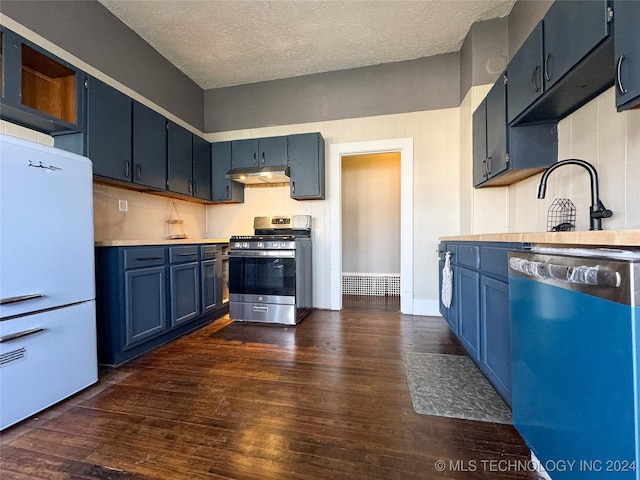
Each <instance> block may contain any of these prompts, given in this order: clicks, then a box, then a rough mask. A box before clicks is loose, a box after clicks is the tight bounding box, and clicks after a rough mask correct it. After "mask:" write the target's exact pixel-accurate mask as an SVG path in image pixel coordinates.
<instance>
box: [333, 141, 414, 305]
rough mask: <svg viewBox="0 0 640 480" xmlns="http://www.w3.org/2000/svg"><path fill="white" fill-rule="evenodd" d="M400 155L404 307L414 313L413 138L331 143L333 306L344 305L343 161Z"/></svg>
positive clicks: (401, 303) (401, 262)
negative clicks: (368, 156)
mask: <svg viewBox="0 0 640 480" xmlns="http://www.w3.org/2000/svg"><path fill="white" fill-rule="evenodd" d="M389 152H397V153H398V154H399V155H400V212H401V214H400V311H401V312H402V313H405V314H412V313H413V138H400V139H391V140H379V141H372V142H357V143H342V144H332V145H331V146H330V159H329V160H330V179H331V181H330V182H329V197H330V199H331V202H330V205H331V212H330V213H331V215H330V230H331V246H332V247H331V249H330V250H331V269H330V271H331V274H330V275H331V281H330V283H331V309H332V310H340V309H341V308H342V265H343V263H342V260H343V251H342V250H343V247H342V239H343V232H342V183H343V182H342V162H343V158H345V157H349V156H353V155H368V154H377V153H389Z"/></svg>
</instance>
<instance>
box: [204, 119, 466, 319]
mask: <svg viewBox="0 0 640 480" xmlns="http://www.w3.org/2000/svg"><path fill="white" fill-rule="evenodd" d="M316 131H319V132H321V133H322V135H323V137H324V139H325V155H326V156H325V161H326V162H327V165H326V174H327V182H329V183H330V182H332V181H333V179H332V178H331V176H330V175H329V172H330V168H329V167H330V166H329V164H328V163H329V150H330V149H329V145H331V144H334V143H352V142H366V141H376V140H385V139H396V138H413V140H414V152H413V153H414V178H413V188H414V196H413V202H414V215H413V219H412V221H413V222H414V238H413V255H414V258H415V265H414V278H413V282H414V294H413V305H414V309H413V311H414V313H415V314H434V315H435V314H437V298H438V275H437V255H436V249H437V245H438V237H440V236H441V235H457V234H458V233H459V223H460V222H459V212H460V202H459V195H458V193H459V192H458V185H459V176H460V148H459V136H460V135H459V131H460V115H459V109H458V108H452V109H445V110H433V111H429V112H415V113H407V114H398V115H383V116H376V117H367V118H355V119H347V120H337V121H330V122H319V123H310V124H299V125H288V126H279V127H267V128H260V129H251V130H242V131H235V132H224V133H218V134H209V135H207V140H209V141H223V140H234V139H241V138H257V137H267V136H272V135H286V134H291V133H304V132H316ZM327 191H330V189H329V188H327ZM331 201H332V199H331V197H330V196H328V197H327V199H326V200H324V201H321V200H308V201H295V200H291V199H290V198H289V190H288V187H287V186H278V187H267V188H248V187H245V203H244V204H241V205H212V206H209V207H207V217H208V228H209V230H208V236H210V237H228V236H230V235H233V234H243V233H251V232H252V223H251V222H252V219H253V217H254V216H255V215H271V214H309V215H311V216H312V217H313V219H314V224H313V228H314V233H313V246H314V247H313V248H314V253H313V269H314V274H313V279H314V280H313V281H314V306H316V307H318V308H330V305H331V302H330V249H331V247H332V246H331V241H330V238H331V218H330V211H331V208H330V207H331Z"/></svg>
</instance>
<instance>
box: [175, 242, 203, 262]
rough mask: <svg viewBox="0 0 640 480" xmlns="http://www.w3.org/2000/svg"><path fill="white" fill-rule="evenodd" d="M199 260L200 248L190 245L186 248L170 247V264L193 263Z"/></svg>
mask: <svg viewBox="0 0 640 480" xmlns="http://www.w3.org/2000/svg"><path fill="white" fill-rule="evenodd" d="M196 260H198V246H197V245H188V246H185V247H170V248H169V262H170V263H182V262H193V261H196Z"/></svg>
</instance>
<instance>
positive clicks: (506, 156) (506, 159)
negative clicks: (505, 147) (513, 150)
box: [505, 153, 509, 163]
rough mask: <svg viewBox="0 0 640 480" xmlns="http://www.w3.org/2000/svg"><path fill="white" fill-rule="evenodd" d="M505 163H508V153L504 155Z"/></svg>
mask: <svg viewBox="0 0 640 480" xmlns="http://www.w3.org/2000/svg"><path fill="white" fill-rule="evenodd" d="M505 162H506V163H509V154H508V153H507V154H506V155H505Z"/></svg>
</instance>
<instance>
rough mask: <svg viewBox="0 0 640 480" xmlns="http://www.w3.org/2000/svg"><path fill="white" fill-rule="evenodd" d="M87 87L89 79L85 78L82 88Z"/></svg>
mask: <svg viewBox="0 0 640 480" xmlns="http://www.w3.org/2000/svg"><path fill="white" fill-rule="evenodd" d="M88 87H89V79H88V78H85V79H84V88H88Z"/></svg>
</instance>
